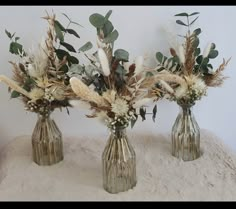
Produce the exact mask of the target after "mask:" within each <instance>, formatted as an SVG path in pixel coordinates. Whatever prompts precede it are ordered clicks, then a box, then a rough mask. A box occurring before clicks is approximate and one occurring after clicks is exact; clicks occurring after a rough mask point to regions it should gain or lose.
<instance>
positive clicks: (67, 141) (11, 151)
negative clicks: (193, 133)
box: [0, 130, 236, 201]
mask: <svg viewBox="0 0 236 209" xmlns="http://www.w3.org/2000/svg"><path fill="white" fill-rule="evenodd" d="M128 135H129V139H130V142H131V144H132V145H133V147H134V149H135V151H136V158H137V159H136V161H137V185H136V187H135V188H134V189H132V190H129V191H127V192H122V193H119V194H109V193H107V192H106V191H105V190H104V189H103V187H102V164H101V155H102V152H103V149H104V147H105V143H106V141H107V138H108V136H107V135H105V134H104V135H103V136H102V135H100V136H98V137H96V138H95V137H89V136H87V137H82V136H78V137H64V139H63V141H64V157H65V158H64V160H63V161H62V162H60V163H58V164H56V165H53V166H47V167H40V166H38V165H37V164H35V163H33V162H32V158H31V140H30V136H22V137H18V138H16V139H14V140H13V141H12V142H11V143H10V144H8V145H7V146H5V147H4V148H3V149H2V150H1V155H0V200H58V201H62V200H75V201H84V200H90V201H92V200H102V201H106V200H109V201H112V200H116V201H117V200H118V201H119V200H141V201H147V200H154V201H155V200H236V155H235V154H234V153H233V152H232V151H231V150H229V149H228V148H227V147H225V145H223V144H222V141H221V140H219V139H217V138H216V137H215V136H214V135H213V134H211V133H210V132H209V131H206V130H202V132H201V148H202V151H203V155H202V156H201V158H199V159H197V160H195V161H191V162H183V161H181V160H179V159H176V158H174V157H173V156H171V141H170V136H168V135H158V134H156V135H155V134H137V133H134V132H133V133H131V132H129V133H128Z"/></svg>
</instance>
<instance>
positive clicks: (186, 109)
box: [179, 104, 193, 115]
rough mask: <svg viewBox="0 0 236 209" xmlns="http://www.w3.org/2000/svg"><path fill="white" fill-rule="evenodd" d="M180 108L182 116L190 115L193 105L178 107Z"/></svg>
mask: <svg viewBox="0 0 236 209" xmlns="http://www.w3.org/2000/svg"><path fill="white" fill-rule="evenodd" d="M179 107H180V111H181V113H182V114H184V115H186V114H187V115H191V114H192V108H193V105H189V104H187V105H179Z"/></svg>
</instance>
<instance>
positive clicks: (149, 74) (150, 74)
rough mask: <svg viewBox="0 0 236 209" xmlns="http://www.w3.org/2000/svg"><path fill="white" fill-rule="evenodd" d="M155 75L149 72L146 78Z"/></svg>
mask: <svg viewBox="0 0 236 209" xmlns="http://www.w3.org/2000/svg"><path fill="white" fill-rule="evenodd" d="M153 75H154V74H153V73H152V72H147V73H146V77H151V76H153Z"/></svg>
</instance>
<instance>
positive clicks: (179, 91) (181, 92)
mask: <svg viewBox="0 0 236 209" xmlns="http://www.w3.org/2000/svg"><path fill="white" fill-rule="evenodd" d="M187 91H188V87H187V85H181V86H179V87H177V88H176V89H175V97H176V98H177V99H181V98H183V97H185V96H186V95H187Z"/></svg>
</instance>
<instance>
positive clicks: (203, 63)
mask: <svg viewBox="0 0 236 209" xmlns="http://www.w3.org/2000/svg"><path fill="white" fill-rule="evenodd" d="M209 61H210V60H209V58H207V57H205V58H204V59H203V61H202V66H203V67H205V66H206V67H207V64H208V62H209Z"/></svg>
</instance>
